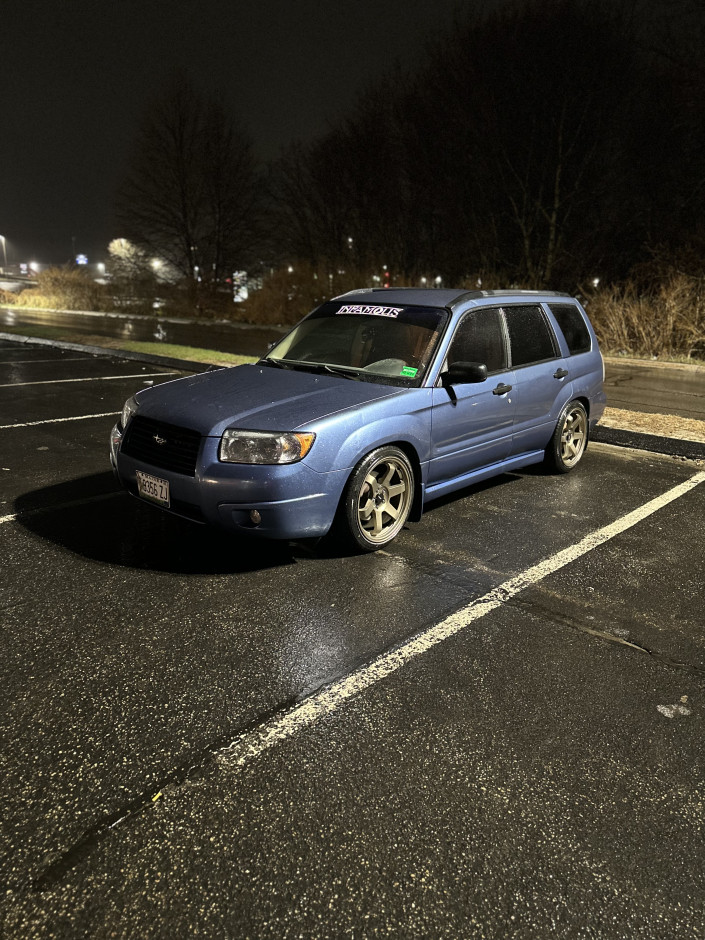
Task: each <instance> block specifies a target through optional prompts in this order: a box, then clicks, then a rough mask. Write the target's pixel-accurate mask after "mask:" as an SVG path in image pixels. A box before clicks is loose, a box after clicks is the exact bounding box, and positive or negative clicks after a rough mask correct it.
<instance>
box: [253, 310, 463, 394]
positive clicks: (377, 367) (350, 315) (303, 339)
mask: <svg viewBox="0 0 705 940" xmlns="http://www.w3.org/2000/svg"><path fill="white" fill-rule="evenodd" d="M447 319H448V311H447V310H444V309H443V308H439V307H414V306H401V305H398V306H393V305H391V304H379V305H371V304H355V303H341V302H338V301H335V302H331V303H327V304H324V305H323V306H322V307H320V308H319V309H318V310H316V311H314V312H313V313H312V314H311V315H310V316H308V317H307V318H306V319H305V320H302V322H301V323H299V325H298V326H296V327H294V329H293V330H292V331H291V333H289V334H288V335H287V336H285V337H284V339H283V340H281V342H279V343H277V345H276V346H274V348H273V349H272V350H270V352H269V354H268V355H267V356H266V357H265V359H263V360H262V362H267V363H270V364H271V365H274V366H283V367H284V368H293V369H297V368H298V369H308V370H311V371H321V372H331V373H334V374H336V375H343V376H345V377H346V378H353V379H360V380H363V381H369V382H378V383H383V384H393V385H404V386H416V385H420V384H421V381H422V379H423V377H424V374H425V372H426V369H427V368H428V366H429V363H430V361H431V357H432V355H433V352H434V350H435V348H436V344H437V343H438V339H439V337H440V335H441V332H442V330H443V327H444V326H445V324H446V322H447Z"/></svg>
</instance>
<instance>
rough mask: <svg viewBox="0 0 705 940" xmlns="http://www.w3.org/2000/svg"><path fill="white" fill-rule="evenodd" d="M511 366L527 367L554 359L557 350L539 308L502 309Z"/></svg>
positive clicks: (518, 307)
mask: <svg viewBox="0 0 705 940" xmlns="http://www.w3.org/2000/svg"><path fill="white" fill-rule="evenodd" d="M503 310H504V316H505V317H506V320H507V329H508V331H509V342H510V345H511V350H512V366H513V367H514V366H527V365H529V364H530V363H532V362H544V361H545V360H546V359H555V357H556V356H557V354H558V353H557V349H556V346H555V340H554V338H553V333H552V332H551V328H550V327H549V325H548V321H547V320H546V317H545V316H544V314H543V311H542V310H541V308H540V307H534V306H528V305H527V306H517V307H504V308H503Z"/></svg>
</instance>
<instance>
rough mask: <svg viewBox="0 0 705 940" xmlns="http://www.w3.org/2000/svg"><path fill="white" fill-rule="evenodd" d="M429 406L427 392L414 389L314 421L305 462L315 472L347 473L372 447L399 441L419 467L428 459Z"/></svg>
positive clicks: (427, 389) (424, 389)
mask: <svg viewBox="0 0 705 940" xmlns="http://www.w3.org/2000/svg"><path fill="white" fill-rule="evenodd" d="M431 403H432V390H431V389H429V388H415V389H409V390H408V392H407V393H406V394H405V395H403V396H395V397H394V398H393V399H391V400H390V399H387V400H384V399H383V400H382V401H375V402H370V403H369V404H366V405H363V406H362V407H361V408H358V409H355V410H352V409H351V410H350V411H347V412H345V413H344V414H338V415H334V416H333V417H332V418H330V419H328V418H326V419H323V420H321V421H320V422H316V424H315V426H314V427H312V428H311V430H314V431H315V432H316V442H315V444H314V446H313V447H312V448H311V453H310V454H309V456H308V457H307V458H306V461H305V462H306V464H307V465H308V466H309V467H311V469H312V470H316V471H317V472H318V473H330V472H331V471H337V470H350V469H352V468H353V467H354V466H355V465H356V464H357V463H358V462H359V461H360V460H362V458H363V457H364V456H365V455H366V454H369V452H370V451H371V450H374V449H375V448H376V447H382V446H383V445H385V444H392V443H397V442H403V443H406V444H408V445H409V446H411V447H413V448H414V450H415V451H416V454H417V455H418V458H419V462H420V463H421V464H422V465H423V464H424V463H425V462H426V461H428V460H429V458H430V447H431Z"/></svg>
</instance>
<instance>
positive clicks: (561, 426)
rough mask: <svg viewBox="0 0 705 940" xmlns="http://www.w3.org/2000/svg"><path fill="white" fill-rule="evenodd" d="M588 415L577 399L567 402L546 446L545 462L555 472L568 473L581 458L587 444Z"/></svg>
mask: <svg viewBox="0 0 705 940" xmlns="http://www.w3.org/2000/svg"><path fill="white" fill-rule="evenodd" d="M588 431H589V427H588V417H587V412H586V411H585V408H584V407H583V405H582V404H581V403H580V402H579V401H571V402H569V403H568V404H567V405H566V406H565V408H564V409H563V411H562V412H561V416H560V418H559V419H558V424H557V425H556V430H555V431H554V432H553V437H552V438H551V443H550V444H549V445H548V447H547V448H546V464H547V465H548V466H549V467H550V468H551V470H554V471H555V472H556V473H570V471H571V470H574V469H575V468H576V467H577V465H578V464H579V463H580V461H581V460H582V457H583V454H584V453H585V449H586V448H587V445H588Z"/></svg>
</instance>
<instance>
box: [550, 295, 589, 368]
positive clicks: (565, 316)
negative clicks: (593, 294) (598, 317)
mask: <svg viewBox="0 0 705 940" xmlns="http://www.w3.org/2000/svg"><path fill="white" fill-rule="evenodd" d="M549 308H550V311H551V313H552V314H553V316H554V317H555V318H556V320H557V321H558V326H559V327H560V328H561V332H562V333H563V335H564V336H565V341H566V343H567V344H568V349H569V350H570V354H571V356H574V355H576V353H584V352H590V349H591V348H592V343H591V342H590V333H589V332H588V328H587V326H586V325H585V320H584V319H583V316H582V314H581V313H580V311H579V310H578V308H577V307H576V306H575V305H574V304H549Z"/></svg>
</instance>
